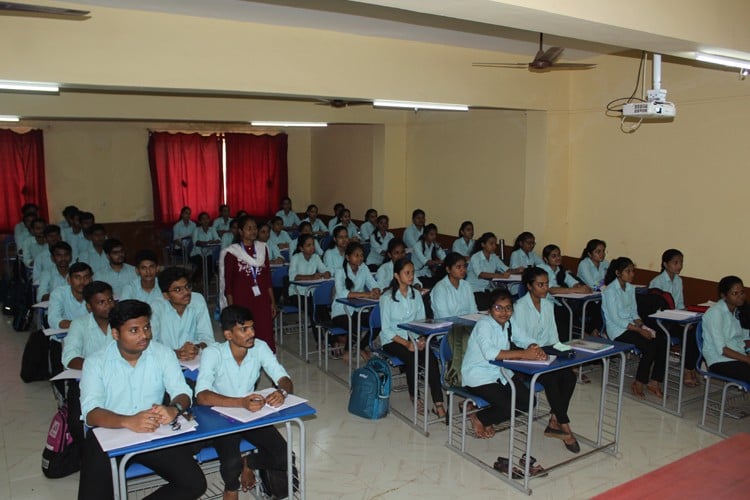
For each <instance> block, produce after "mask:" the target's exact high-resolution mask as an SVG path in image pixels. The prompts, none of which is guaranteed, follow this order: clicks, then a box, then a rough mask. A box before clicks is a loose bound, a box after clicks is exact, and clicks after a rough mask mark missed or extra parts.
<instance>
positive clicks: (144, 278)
mask: <svg viewBox="0 0 750 500" xmlns="http://www.w3.org/2000/svg"><path fill="white" fill-rule="evenodd" d="M158 266H159V263H158V261H157V260H156V254H155V253H154V252H152V251H151V250H139V251H138V253H137V254H135V272H136V274H137V275H138V277H137V278H136V279H134V280H132V281H131V282H130V283H128V284H126V285H125V286H124V287H123V289H122V293H121V294H120V300H126V299H136V300H140V301H142V302H146V303H148V304H149V305H151V306H152V307H153V305H154V302H157V301H159V300H161V299H162V295H161V290H160V289H159V287H158V286H157V285H156V271H157V269H158Z"/></svg>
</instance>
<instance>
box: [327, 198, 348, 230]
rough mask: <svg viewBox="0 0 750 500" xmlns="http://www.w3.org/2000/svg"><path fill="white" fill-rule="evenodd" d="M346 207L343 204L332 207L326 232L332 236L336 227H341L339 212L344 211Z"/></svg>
mask: <svg viewBox="0 0 750 500" xmlns="http://www.w3.org/2000/svg"><path fill="white" fill-rule="evenodd" d="M345 208H346V207H345V206H344V204H343V203H336V204H334V205H333V218H331V220H329V221H328V232H329V233H331V234H333V230H334V229H336V226H340V225H341V211H342V210H344V209H345Z"/></svg>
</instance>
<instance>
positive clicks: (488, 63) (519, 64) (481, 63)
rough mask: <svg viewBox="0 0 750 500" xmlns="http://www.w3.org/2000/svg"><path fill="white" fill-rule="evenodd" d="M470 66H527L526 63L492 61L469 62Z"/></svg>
mask: <svg viewBox="0 0 750 500" xmlns="http://www.w3.org/2000/svg"><path fill="white" fill-rule="evenodd" d="M471 65H472V66H476V67H478V68H517V69H523V68H528V67H529V64H528V63H493V62H477V63H471Z"/></svg>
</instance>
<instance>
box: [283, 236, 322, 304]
mask: <svg viewBox="0 0 750 500" xmlns="http://www.w3.org/2000/svg"><path fill="white" fill-rule="evenodd" d="M315 243H316V241H315V238H313V236H312V235H311V234H301V235H300V237H299V239H297V248H296V249H295V250H294V254H293V255H292V260H291V262H290V264H289V281H310V280H319V279H329V278H330V277H331V273H330V271H329V270H328V268H327V267H326V266H325V264H323V261H322V260H320V256H319V255H318V254H317V253H316V252H315ZM296 295H303V296H304V295H305V291H304V290H300V289H299V288H297V286H296V285H289V298H290V299H293V298H295V296H296ZM294 303H295V304H296V298H295V302H294ZM310 305H312V303H311V304H310ZM308 311H312V308H311V307H310V308H308Z"/></svg>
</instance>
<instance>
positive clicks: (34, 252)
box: [21, 236, 50, 267]
mask: <svg viewBox="0 0 750 500" xmlns="http://www.w3.org/2000/svg"><path fill="white" fill-rule="evenodd" d="M21 249H22V250H23V263H24V264H26V266H28V267H30V266H31V265H32V264H33V263H34V261H35V260H36V258H37V256H38V255H41V256H43V257H44V256H45V253H46V257H49V255H50V253H49V248H48V247H47V243H46V240H45V243H37V241H36V238H34V237H33V236H29V237H28V238H26V239H25V240H24V245H23V247H22V248H21Z"/></svg>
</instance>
